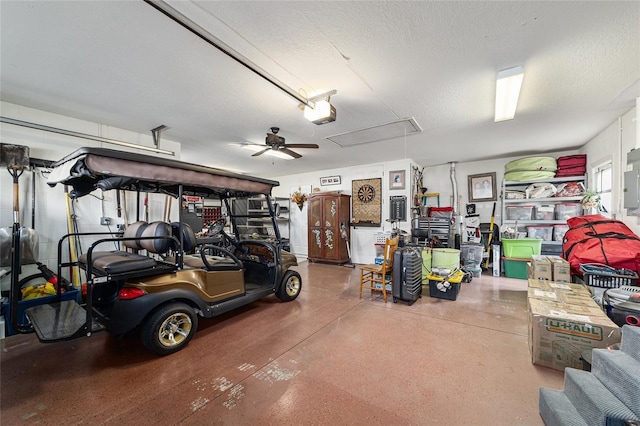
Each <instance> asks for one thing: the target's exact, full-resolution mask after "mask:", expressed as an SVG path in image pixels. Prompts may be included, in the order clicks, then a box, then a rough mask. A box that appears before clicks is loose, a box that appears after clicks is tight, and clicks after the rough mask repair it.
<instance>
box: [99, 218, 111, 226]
mask: <svg viewBox="0 0 640 426" xmlns="http://www.w3.org/2000/svg"><path fill="white" fill-rule="evenodd" d="M100 225H111V218H110V217H101V218H100Z"/></svg>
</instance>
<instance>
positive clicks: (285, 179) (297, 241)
mask: <svg viewBox="0 0 640 426" xmlns="http://www.w3.org/2000/svg"><path fill="white" fill-rule="evenodd" d="M412 165H413V163H412V162H411V160H398V161H389V162H385V163H376V164H366V165H362V166H355V167H349V168H339V169H332V170H324V171H321V172H309V173H301V174H296V175H286V176H280V177H276V178H274V180H277V181H279V182H280V186H279V187H276V188H275V189H274V191H273V194H274V195H276V196H282V197H288V196H290V195H291V193H292V192H293V191H296V190H297V189H298V187H302V188H305V187H306V188H307V189H308V190H310V191H313V190H314V189H316V190H320V191H321V192H340V193H343V194H348V195H352V191H351V181H352V180H357V179H373V178H378V177H379V178H382V226H380V227H361V226H358V227H352V228H351V257H352V260H353V262H354V263H369V262H372V261H373V259H374V257H375V247H374V242H375V233H378V232H391V228H392V225H391V223H389V222H387V219H389V213H390V211H389V197H390V196H396V195H400V196H401V195H404V196H406V197H407V205H408V207H409V206H410V204H411V188H412V180H411V170H412V169H411V166H412ZM396 170H404V171H405V189H394V190H391V189H389V172H390V171H396ZM326 176H340V179H341V183H340V185H330V186H321V185H320V178H321V177H326ZM410 218H411V213H410V212H407V220H406V221H404V222H400V224H399V227H400V229H402V230H405V231H406V232H407V233H408V234H410V233H411V221H410ZM307 247H308V246H307V204H305V205H304V207H303V210H302V211H300V210H299V209H298V207H297V206H295V205H292V206H291V250H292V252H293V253H294V254H295V255H296V256H298V258H299V259H304V258H306V256H307Z"/></svg>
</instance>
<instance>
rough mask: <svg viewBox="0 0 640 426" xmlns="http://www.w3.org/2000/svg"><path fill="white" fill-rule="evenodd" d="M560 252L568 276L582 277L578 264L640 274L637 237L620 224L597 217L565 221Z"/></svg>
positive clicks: (639, 246)
mask: <svg viewBox="0 0 640 426" xmlns="http://www.w3.org/2000/svg"><path fill="white" fill-rule="evenodd" d="M567 225H569V230H568V231H567V232H566V234H564V240H563V242H562V252H563V254H564V258H565V259H567V261H568V262H569V263H570V264H571V274H572V275H582V272H581V271H580V264H581V263H583V264H584V263H603V264H605V265H609V266H611V267H613V268H616V269H621V268H624V269H630V270H632V271H636V272H640V237H638V236H637V235H636V234H634V233H633V231H631V229H629V227H627V225H625V224H624V223H623V222H621V221H619V220H615V219H609V218H606V217H604V216H602V215H599V214H593V215H586V216H578V217H572V218H570V219H567Z"/></svg>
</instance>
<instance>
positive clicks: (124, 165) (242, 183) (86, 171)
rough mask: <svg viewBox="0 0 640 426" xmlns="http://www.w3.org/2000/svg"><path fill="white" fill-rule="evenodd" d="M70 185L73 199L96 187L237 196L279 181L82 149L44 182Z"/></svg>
mask: <svg viewBox="0 0 640 426" xmlns="http://www.w3.org/2000/svg"><path fill="white" fill-rule="evenodd" d="M47 183H48V184H49V185H50V186H52V187H53V186H55V185H56V184H58V183H61V184H64V185H71V186H72V187H73V188H74V190H75V194H76V196H82V195H85V194H88V193H89V192H91V191H93V190H95V189H102V190H109V189H121V190H128V191H144V192H160V193H164V194H169V195H172V196H174V197H177V196H178V193H179V185H180V184H182V185H183V193H184V194H186V195H198V196H204V197H206V196H212V195H213V196H218V197H240V196H247V195H250V194H266V195H270V194H271V190H272V188H273V187H274V186H278V185H280V183H279V182H277V181H274V180H269V179H262V178H257V177H252V176H246V175H242V174H239V173H232V172H228V171H225V170H222V169H216V168H212V167H205V166H200V165H197V164H191V163H185V162H182V161H178V160H173V159H167V158H160V157H153V156H150V155H144V154H137V153H131V152H123V151H116V150H112V149H105V148H80V149H78V150H76V151H74V152H72V153H71V154H69V155H67V156H66V157H64V158H63V159H61V160H59V161H57V162H56V163H54V164H53V171H52V172H51V174H50V175H49V180H48V182H47Z"/></svg>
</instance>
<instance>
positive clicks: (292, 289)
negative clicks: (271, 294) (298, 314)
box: [285, 275, 300, 297]
mask: <svg viewBox="0 0 640 426" xmlns="http://www.w3.org/2000/svg"><path fill="white" fill-rule="evenodd" d="M285 291H286V292H287V295H289V296H291V297H293V296H295V295H297V294H298V293H299V292H300V278H298V277H297V276H296V275H292V276H290V277H289V279H288V280H287V282H286V283H285Z"/></svg>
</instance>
